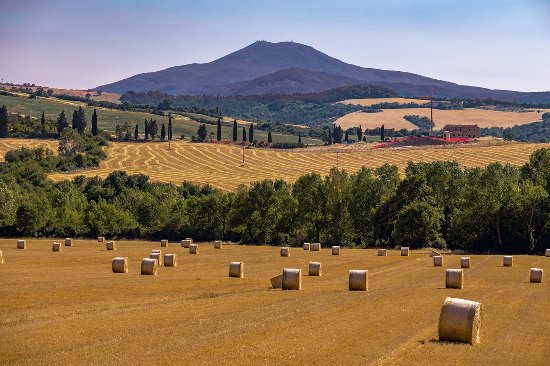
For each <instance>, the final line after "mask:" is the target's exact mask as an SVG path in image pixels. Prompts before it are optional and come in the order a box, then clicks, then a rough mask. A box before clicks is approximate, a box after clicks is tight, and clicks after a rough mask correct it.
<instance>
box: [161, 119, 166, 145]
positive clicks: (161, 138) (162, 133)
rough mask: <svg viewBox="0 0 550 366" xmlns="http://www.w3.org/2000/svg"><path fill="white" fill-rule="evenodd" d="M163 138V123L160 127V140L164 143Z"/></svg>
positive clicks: (164, 133)
mask: <svg viewBox="0 0 550 366" xmlns="http://www.w3.org/2000/svg"><path fill="white" fill-rule="evenodd" d="M165 138H166V128H165V127H164V123H163V124H162V126H161V127H160V140H161V141H164V139H165Z"/></svg>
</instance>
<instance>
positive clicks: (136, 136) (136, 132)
mask: <svg viewBox="0 0 550 366" xmlns="http://www.w3.org/2000/svg"><path fill="white" fill-rule="evenodd" d="M138 138H139V127H138V124H137V123H136V128H134V140H136V141H137V140H138Z"/></svg>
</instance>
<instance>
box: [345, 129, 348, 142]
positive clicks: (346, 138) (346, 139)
mask: <svg viewBox="0 0 550 366" xmlns="http://www.w3.org/2000/svg"><path fill="white" fill-rule="evenodd" d="M344 141H345V142H349V139H348V130H346V132H345V133H344Z"/></svg>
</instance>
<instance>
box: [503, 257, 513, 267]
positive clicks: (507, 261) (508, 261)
mask: <svg viewBox="0 0 550 366" xmlns="http://www.w3.org/2000/svg"><path fill="white" fill-rule="evenodd" d="M502 265H503V266H504V267H513V266H514V257H512V256H511V255H505V256H504V257H503V258H502Z"/></svg>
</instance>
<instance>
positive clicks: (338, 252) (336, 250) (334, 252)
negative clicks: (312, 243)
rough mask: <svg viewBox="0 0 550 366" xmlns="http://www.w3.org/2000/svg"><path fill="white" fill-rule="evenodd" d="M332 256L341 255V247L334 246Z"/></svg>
mask: <svg viewBox="0 0 550 366" xmlns="http://www.w3.org/2000/svg"><path fill="white" fill-rule="evenodd" d="M332 255H340V247H339V246H333V247H332Z"/></svg>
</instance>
